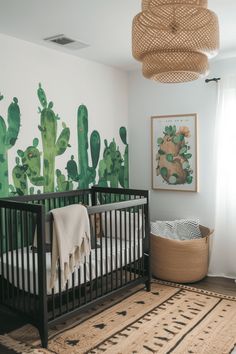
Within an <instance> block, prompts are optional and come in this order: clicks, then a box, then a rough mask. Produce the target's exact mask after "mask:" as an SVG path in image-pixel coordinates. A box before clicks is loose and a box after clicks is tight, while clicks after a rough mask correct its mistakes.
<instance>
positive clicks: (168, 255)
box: [150, 225, 213, 283]
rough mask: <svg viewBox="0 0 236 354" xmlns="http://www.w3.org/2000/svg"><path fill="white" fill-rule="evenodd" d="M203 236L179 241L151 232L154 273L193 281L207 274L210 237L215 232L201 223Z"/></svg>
mask: <svg viewBox="0 0 236 354" xmlns="http://www.w3.org/2000/svg"><path fill="white" fill-rule="evenodd" d="M200 230H201V233H202V238H199V239H194V240H187V241H179V240H170V239H167V238H163V237H160V236H155V235H152V234H151V239H150V240H151V269H152V274H153V275H154V276H155V277H157V278H159V279H163V280H168V281H173V282H177V283H193V282H196V281H198V280H201V279H202V278H204V277H205V276H206V275H207V271H208V260H209V237H210V235H211V234H212V233H213V230H210V229H209V228H207V227H204V226H201V225H200Z"/></svg>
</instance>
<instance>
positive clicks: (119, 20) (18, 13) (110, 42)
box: [0, 0, 236, 70]
mask: <svg viewBox="0 0 236 354" xmlns="http://www.w3.org/2000/svg"><path fill="white" fill-rule="evenodd" d="M140 6H141V0H40V1H39V0H0V33H3V34H6V35H9V36H13V37H16V38H20V39H23V40H26V41H29V42H32V43H36V44H39V45H44V46H48V47H51V48H54V49H55V50H60V51H64V52H67V53H69V54H71V55H77V56H79V57H82V58H86V59H89V60H94V61H97V62H100V63H104V64H107V65H111V66H115V67H118V68H122V69H124V70H132V69H135V68H137V67H138V64H137V63H136V62H135V60H134V59H133V58H132V54H131V24H132V19H133V17H134V16H135V14H137V13H138V12H139V11H140ZM208 7H209V8H210V9H212V10H213V11H215V12H216V13H217V14H218V17H219V21H220V35H221V51H220V55H219V56H218V58H223V57H231V56H234V55H236V21H235V13H236V1H235V0H209V6H208ZM56 34H64V35H66V36H68V37H70V38H72V39H75V40H78V41H81V42H83V43H86V44H89V47H87V48H83V49H80V50H72V49H67V48H64V47H62V48H61V47H60V46H58V45H57V44H53V43H47V42H45V41H43V38H45V37H50V36H53V35H56Z"/></svg>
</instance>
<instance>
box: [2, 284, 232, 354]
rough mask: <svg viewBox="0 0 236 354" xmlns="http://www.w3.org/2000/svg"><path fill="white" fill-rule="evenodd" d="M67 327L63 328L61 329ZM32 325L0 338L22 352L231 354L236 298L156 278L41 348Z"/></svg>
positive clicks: (53, 337) (56, 335)
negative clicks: (149, 284) (148, 285)
mask: <svg viewBox="0 0 236 354" xmlns="http://www.w3.org/2000/svg"><path fill="white" fill-rule="evenodd" d="M61 330H62V328H61ZM34 335H35V331H32V327H30V326H25V327H23V328H21V329H19V330H17V331H14V332H11V333H9V334H8V335H5V336H1V337H0V343H1V344H3V345H5V346H8V347H9V348H11V349H14V350H15V351H16V352H17V353H35V354H36V353H58V354H61V353H63V354H74V353H76V354H79V353H87V354H95V353H109V354H146V353H148V354H152V353H160V354H168V353H175V354H189V353H192V354H203V353H204V354H229V353H230V352H231V351H232V350H233V348H234V346H235V345H236V298H235V297H231V296H224V295H220V294H215V293H212V292H208V291H204V290H198V289H195V288H191V287H188V286H183V285H174V284H171V283H167V282H160V281H155V282H153V284H152V291H151V292H149V293H148V292H145V291H144V290H139V291H137V292H136V293H135V294H133V295H132V296H129V297H128V298H126V299H124V300H123V301H121V302H120V303H118V304H116V305H114V306H112V307H110V308H107V309H105V310H104V311H102V312H101V313H99V314H97V315H95V316H93V317H91V318H90V319H87V320H86V321H84V322H82V323H80V324H78V325H74V327H72V328H70V329H67V330H65V331H64V332H62V333H59V334H55V333H54V334H53V336H52V337H51V338H50V340H49V346H48V350H45V349H41V348H40V346H39V344H38V343H39V341H38V338H35V337H34Z"/></svg>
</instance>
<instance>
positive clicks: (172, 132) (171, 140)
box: [151, 113, 198, 192]
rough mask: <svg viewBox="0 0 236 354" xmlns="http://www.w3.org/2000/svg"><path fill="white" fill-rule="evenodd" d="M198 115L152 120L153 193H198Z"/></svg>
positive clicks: (156, 117)
mask: <svg viewBox="0 0 236 354" xmlns="http://www.w3.org/2000/svg"><path fill="white" fill-rule="evenodd" d="M197 139H198V136H197V114H196V113H190V114H179V115H165V116H153V117H151V141H152V147H151V149H152V189H156V190H166V191H182V192H197V191H198V153H197V152H198V151H197V145H198V144H197Z"/></svg>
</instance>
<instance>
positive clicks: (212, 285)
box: [188, 277, 236, 296]
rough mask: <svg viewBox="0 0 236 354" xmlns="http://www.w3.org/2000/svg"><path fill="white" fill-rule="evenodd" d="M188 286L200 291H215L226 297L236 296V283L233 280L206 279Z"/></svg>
mask: <svg viewBox="0 0 236 354" xmlns="http://www.w3.org/2000/svg"><path fill="white" fill-rule="evenodd" d="M188 285H191V286H194V287H196V288H199V289H204V290H209V291H214V292H216V293H220V294H224V295H230V296H236V283H235V281H234V280H233V279H228V278H220V277H206V278H204V279H203V280H201V281H199V282H197V283H194V284H188Z"/></svg>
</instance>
